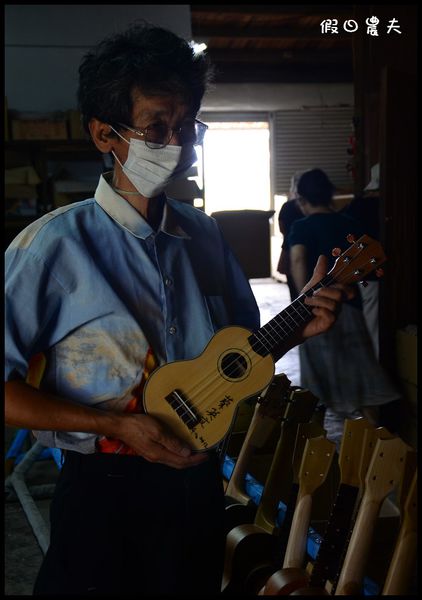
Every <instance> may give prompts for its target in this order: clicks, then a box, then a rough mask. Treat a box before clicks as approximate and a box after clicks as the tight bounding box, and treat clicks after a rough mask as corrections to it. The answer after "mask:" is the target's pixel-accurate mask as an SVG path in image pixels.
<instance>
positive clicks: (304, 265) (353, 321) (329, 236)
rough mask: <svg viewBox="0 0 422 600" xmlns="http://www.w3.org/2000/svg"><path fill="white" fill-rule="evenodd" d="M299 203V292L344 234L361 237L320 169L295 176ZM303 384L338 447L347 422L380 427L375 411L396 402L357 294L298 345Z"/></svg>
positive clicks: (293, 245)
mask: <svg viewBox="0 0 422 600" xmlns="http://www.w3.org/2000/svg"><path fill="white" fill-rule="evenodd" d="M297 191H298V199H297V203H298V206H299V207H300V209H301V211H302V214H303V217H302V218H301V219H298V220H297V221H295V222H294V223H293V225H292V228H291V230H290V234H289V245H290V256H291V273H292V276H293V279H294V281H295V285H296V287H297V289H301V288H302V287H303V284H304V282H306V281H307V280H308V278H309V274H310V273H312V271H313V269H314V267H315V264H316V261H317V259H318V256H319V255H320V254H324V255H325V256H327V257H329V264H330V267H331V266H333V264H334V261H335V258H334V257H333V256H332V250H333V249H334V248H339V249H340V250H342V251H344V250H345V249H346V248H347V247H348V246H349V243H348V242H347V240H346V237H347V235H348V234H352V235H354V236H355V237H356V238H358V237H359V236H360V235H362V234H363V233H365V231H364V230H363V228H362V226H361V225H360V223H359V222H358V221H356V220H355V219H353V218H352V217H351V216H349V215H347V214H345V213H344V212H336V211H335V210H334V209H333V206H332V197H333V191H334V186H333V184H332V183H331V181H330V179H329V178H328V176H327V175H326V173H325V172H324V171H322V170H321V169H312V170H309V171H306V172H305V173H303V174H302V176H301V177H300V178H299V181H298V185H297ZM299 357H300V369H301V385H302V387H305V388H308V389H309V390H310V391H311V392H312V393H314V394H315V395H316V396H317V397H318V399H319V400H320V402H322V404H324V405H325V407H326V413H325V419H324V427H325V429H326V430H327V437H330V438H331V439H333V440H334V441H335V442H336V443H337V444H339V442H340V439H341V435H342V430H343V422H344V419H345V418H353V416H360V415H364V416H366V417H367V418H368V419H370V420H371V422H373V423H374V424H379V407H380V406H382V405H386V404H390V403H394V402H396V401H397V400H398V399H399V398H400V394H399V392H398V391H397V390H396V389H395V387H394V386H393V383H392V382H391V381H390V379H389V377H388V376H387V374H386V373H385V371H384V369H383V368H382V367H381V365H380V364H379V362H378V360H377V357H376V356H375V353H374V350H373V347H372V343H371V339H370V336H369V333H368V329H367V327H366V323H365V319H364V317H363V313H362V300H361V297H360V295H359V294H356V295H355V297H354V298H352V299H350V300H348V301H346V302H344V303H343V305H342V307H341V311H340V314H339V316H338V318H337V321H336V323H335V325H334V326H333V327H332V328H331V329H330V330H329V331H327V332H326V333H324V334H323V335H320V336H318V337H316V338H313V339H309V340H307V341H306V342H305V343H304V344H301V345H300V346H299Z"/></svg>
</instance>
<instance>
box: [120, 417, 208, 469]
mask: <svg viewBox="0 0 422 600" xmlns="http://www.w3.org/2000/svg"><path fill="white" fill-rule="evenodd" d="M115 416H116V417H117V418H118V419H119V425H118V436H117V437H118V439H119V440H121V441H122V442H124V443H125V444H126V445H127V446H129V447H130V448H132V450H133V451H134V452H135V454H137V455H139V456H142V457H143V458H145V460H148V461H149V462H156V463H162V464H164V465H167V466H169V467H174V468H175V469H185V468H187V467H194V466H195V465H199V464H201V463H203V462H204V461H206V460H207V459H208V455H207V454H206V453H204V452H201V453H193V452H192V450H191V449H190V448H188V447H187V446H186V444H185V443H184V442H182V441H181V440H180V439H179V438H178V437H176V436H175V435H174V434H173V433H172V432H171V431H170V430H169V429H168V428H166V426H165V425H164V424H163V423H161V422H160V421H159V420H158V419H155V418H154V417H151V416H149V415H145V414H134V413H123V414H121V413H119V414H118V415H117V414H116V415H115Z"/></svg>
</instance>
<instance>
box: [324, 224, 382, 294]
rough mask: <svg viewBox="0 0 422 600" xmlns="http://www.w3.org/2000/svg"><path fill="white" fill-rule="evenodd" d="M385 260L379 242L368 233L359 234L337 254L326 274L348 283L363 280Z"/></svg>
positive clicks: (337, 280) (339, 281)
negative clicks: (358, 236) (347, 246)
mask: <svg viewBox="0 0 422 600" xmlns="http://www.w3.org/2000/svg"><path fill="white" fill-rule="evenodd" d="M351 239H352V237H349V236H348V241H351ZM385 261H386V256H385V254H384V250H383V248H382V246H381V244H380V243H379V242H378V241H376V240H374V239H372V238H371V237H369V235H361V236H360V238H359V239H357V240H356V241H353V242H352V243H351V245H350V246H349V248H347V250H345V251H344V252H343V253H342V254H341V255H340V256H338V258H337V259H336V262H335V263H334V266H333V268H332V269H331V270H330V271H329V272H328V275H327V276H329V277H331V278H332V279H334V280H335V281H336V282H338V283H348V284H350V283H355V282H358V281H363V280H364V279H365V277H366V276H367V275H369V274H370V273H372V271H377V270H378V269H379V268H380V266H381V265H382V264H383V263H384V262H385Z"/></svg>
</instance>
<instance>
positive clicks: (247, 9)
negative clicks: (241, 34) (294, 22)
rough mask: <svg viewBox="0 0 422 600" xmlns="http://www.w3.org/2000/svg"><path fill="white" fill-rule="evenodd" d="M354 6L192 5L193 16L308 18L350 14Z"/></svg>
mask: <svg viewBox="0 0 422 600" xmlns="http://www.w3.org/2000/svg"><path fill="white" fill-rule="evenodd" d="M353 6H354V5H353V4H343V5H341V4H336V5H332V4H322V5H321V4H319V5H315V4H287V5H286V4H280V5H277V4H196V5H195V4H192V5H191V7H190V9H191V15H192V16H195V15H201V14H204V13H209V14H216V13H217V14H223V13H224V14H228V13H232V14H242V15H259V14H262V15H282V14H288V15H291V14H298V15H308V16H319V15H322V16H324V17H329V16H330V15H333V13H334V12H336V13H338V14H340V13H341V14H348V13H351V11H352V10H353Z"/></svg>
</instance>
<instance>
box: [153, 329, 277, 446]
mask: <svg viewBox="0 0 422 600" xmlns="http://www.w3.org/2000/svg"><path fill="white" fill-rule="evenodd" d="M250 336H251V332H250V331H249V330H248V329H245V328H243V327H225V328H223V329H221V330H220V331H218V332H217V333H216V334H215V335H214V337H213V338H212V339H211V341H210V342H209V344H208V345H207V347H206V348H205V350H204V352H203V353H202V354H201V355H200V356H198V357H197V358H195V359H192V360H181V361H175V362H171V363H167V364H165V365H163V366H162V367H159V368H158V369H156V370H155V371H154V372H153V373H152V375H150V377H149V378H148V379H147V382H146V385H145V389H144V397H143V403H144V409H145V412H146V413H147V414H149V415H151V416H153V417H156V418H157V419H159V420H160V421H163V422H164V423H165V424H166V425H168V426H169V427H170V429H171V430H172V431H174V433H175V434H176V435H178V436H179V437H180V438H181V439H182V440H183V441H184V442H186V444H188V445H189V446H190V447H191V448H193V449H194V450H197V451H205V450H209V449H210V448H213V447H215V446H217V445H218V443H219V442H220V441H221V440H222V439H223V438H224V436H225V435H226V433H227V432H228V430H229V429H230V425H231V423H232V421H233V419H234V417H235V414H236V410H237V408H238V404H239V402H241V401H242V400H245V399H246V398H248V397H249V396H253V395H254V394H257V393H259V392H260V391H261V390H262V389H263V388H265V387H266V386H267V385H268V384H269V383H270V382H271V379H272V378H273V376H274V359H273V357H272V356H271V354H268V355H266V356H261V355H259V354H257V353H256V352H254V350H253V349H252V348H251V345H250V343H249V341H248V338H249V337H250Z"/></svg>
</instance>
